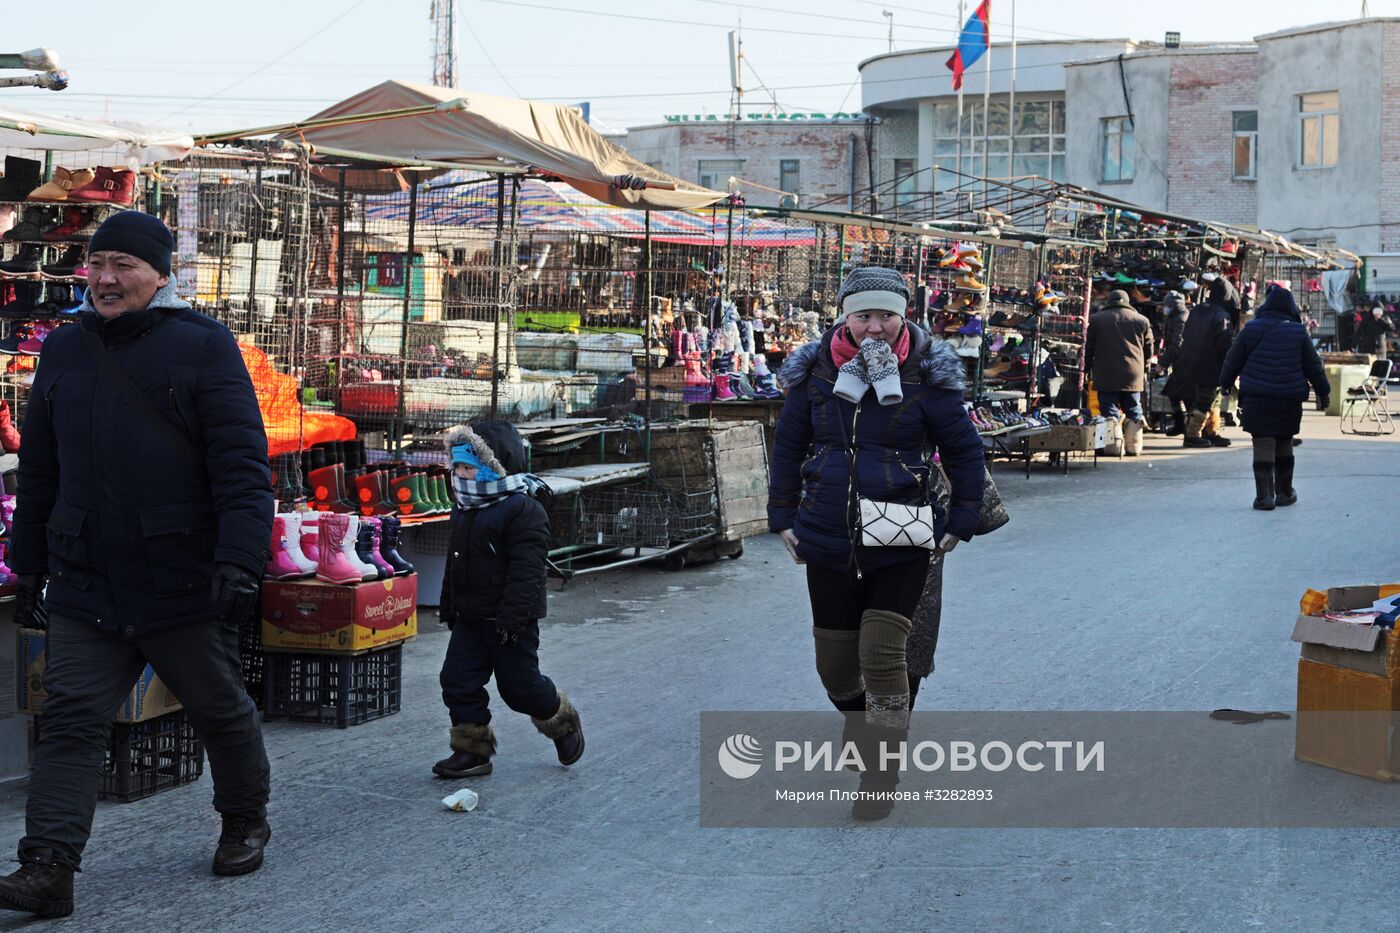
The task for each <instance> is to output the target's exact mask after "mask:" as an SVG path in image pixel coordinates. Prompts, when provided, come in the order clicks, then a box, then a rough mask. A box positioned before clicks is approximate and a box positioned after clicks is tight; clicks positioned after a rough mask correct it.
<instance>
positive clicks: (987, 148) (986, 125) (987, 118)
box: [982, 0, 992, 207]
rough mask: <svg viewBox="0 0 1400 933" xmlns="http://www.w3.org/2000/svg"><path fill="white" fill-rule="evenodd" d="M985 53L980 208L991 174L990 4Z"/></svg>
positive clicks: (989, 191) (985, 199) (987, 192)
mask: <svg viewBox="0 0 1400 933" xmlns="http://www.w3.org/2000/svg"><path fill="white" fill-rule="evenodd" d="M983 27H984V28H985V29H986V30H987V52H986V54H985V55H984V56H983V58H984V59H986V64H985V65H984V66H983V68H982V206H983V207H986V206H987V198H989V197H990V196H991V189H990V188H989V185H990V182H988V181H987V179H988V177H990V176H991V174H992V151H991V141H992V4H991V0H988V2H987V21H986V22H985V23H984V24H983Z"/></svg>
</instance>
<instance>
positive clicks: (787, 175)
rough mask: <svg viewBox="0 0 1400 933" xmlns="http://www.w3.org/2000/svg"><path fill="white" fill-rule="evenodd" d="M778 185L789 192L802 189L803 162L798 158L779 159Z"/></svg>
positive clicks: (798, 192) (796, 192)
mask: <svg viewBox="0 0 1400 933" xmlns="http://www.w3.org/2000/svg"><path fill="white" fill-rule="evenodd" d="M778 187H779V188H781V189H782V190H783V191H784V192H786V193H787V194H800V193H801V191H802V164H801V163H800V162H798V160H796V159H779V160H778Z"/></svg>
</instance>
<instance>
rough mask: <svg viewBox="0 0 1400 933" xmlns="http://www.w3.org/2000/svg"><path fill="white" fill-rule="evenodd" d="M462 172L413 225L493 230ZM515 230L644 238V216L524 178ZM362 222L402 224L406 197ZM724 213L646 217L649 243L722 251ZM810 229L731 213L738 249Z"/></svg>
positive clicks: (371, 203) (477, 191)
mask: <svg viewBox="0 0 1400 933" xmlns="http://www.w3.org/2000/svg"><path fill="white" fill-rule="evenodd" d="M469 180H470V179H469V177H468V176H466V175H465V173H456V172H453V173H451V174H448V175H444V176H442V177H441V178H439V179H437V180H435V181H433V182H432V183H431V184H430V185H429V188H430V189H431V188H439V187H441V188H443V189H444V191H445V193H434V194H433V196H432V197H420V198H419V200H418V221H417V222H418V223H419V224H420V225H422V224H427V225H430V226H431V225H437V226H444V227H476V228H479V229H483V230H486V229H494V228H495V226H496V213H497V205H496V188H495V185H479V184H478V185H473V184H464V183H463V182H467V181H469ZM516 209H517V212H518V213H517V217H516V223H517V225H518V226H519V227H520V228H522V229H525V230H540V231H543V232H557V231H568V232H577V233H594V234H607V235H612V236H623V237H632V238H640V237H642V236H643V235H644V234H645V232H646V215H645V214H644V213H643V212H642V211H639V210H635V209H630V208H622V207H615V206H613V205H611V204H599V203H598V202H597V201H594V200H593V199H592V198H589V197H588V196H586V195H584V194H583V193H582V192H580V191H577V190H575V189H574V188H571V187H569V186H568V185H565V184H563V183H561V182H546V181H539V180H537V179H533V178H529V179H525V180H524V181H522V182H521V183H520V190H519V192H518V193H517V194H516ZM365 215H366V219H368V220H378V221H398V222H401V223H407V221H408V199H407V198H405V197H403V196H402V195H399V194H395V195H388V196H382V195H381V196H371V197H370V198H369V199H368V202H367V206H366V209H365ZM728 223H729V211H728V210H727V209H726V208H724V207H719V208H707V209H705V210H699V211H658V212H655V213H653V214H652V215H651V238H652V239H653V240H655V241H656V242H658V243H685V244H691V245H700V246H722V245H724V243H725V241H726V238H727V236H728V231H727V225H728ZM815 242H816V228H815V226H813V225H812V224H810V223H798V222H796V221H780V220H769V219H765V218H761V217H755V216H753V215H752V214H750V213H749V212H747V211H744V210H736V211H734V243H735V244H736V245H739V246H759V247H786V246H811V245H812V244H814V243H815Z"/></svg>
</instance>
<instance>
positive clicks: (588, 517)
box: [578, 482, 716, 549]
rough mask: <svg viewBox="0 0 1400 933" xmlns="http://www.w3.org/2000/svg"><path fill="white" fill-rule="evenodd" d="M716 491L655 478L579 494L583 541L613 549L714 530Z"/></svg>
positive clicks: (672, 542)
mask: <svg viewBox="0 0 1400 933" xmlns="http://www.w3.org/2000/svg"><path fill="white" fill-rule="evenodd" d="M715 516H716V508H715V492H714V487H713V486H711V487H710V488H709V489H708V490H702V491H698V492H677V491H673V490H669V489H666V488H664V487H662V486H660V485H658V484H656V483H654V482H645V483H638V484H633V485H627V486H614V487H607V488H604V489H597V490H587V491H584V492H581V493H580V494H579V504H578V527H579V537H580V540H581V542H582V543H583V544H586V545H601V546H606V547H615V548H662V549H664V548H670V547H674V546H676V545H678V544H683V543H685V542H688V541H694V540H696V539H698V538H702V537H705V536H706V535H710V534H713V533H714V531H715V528H716V524H715Z"/></svg>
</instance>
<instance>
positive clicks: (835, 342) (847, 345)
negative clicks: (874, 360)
mask: <svg viewBox="0 0 1400 933" xmlns="http://www.w3.org/2000/svg"><path fill="white" fill-rule="evenodd" d="M858 353H860V347H858V346H856V342H855V340H854V339H853V338H852V337H851V331H850V328H848V327H847V326H846V325H845V324H841V325H839V326H837V328H836V333H835V334H833V335H832V337H831V360H832V362H834V363H835V364H836V368H837V369H840V368H841V367H842V366H845V365H846V364H847V363H849V362H850V361H851V360H853V359H855V358H856V355H857V354H858ZM894 356H895V359H897V360H899V365H900V366H903V365H904V361H905V360H907V359H909V328H908V327H906V326H901V327H900V328H899V336H898V337H896V338H895V341H894Z"/></svg>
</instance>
